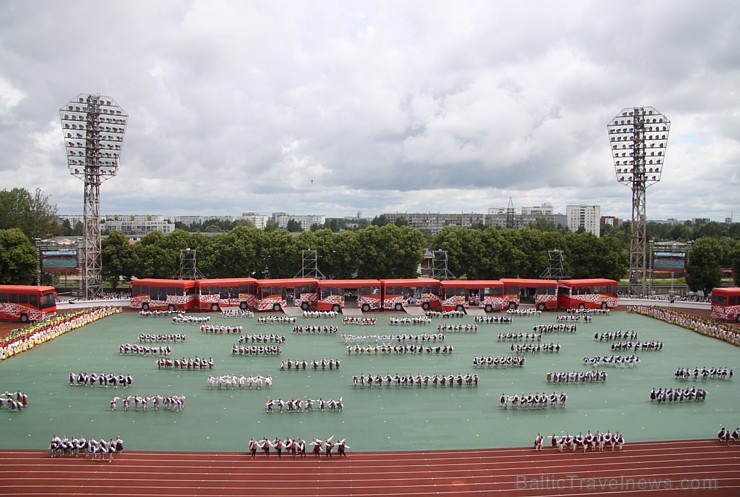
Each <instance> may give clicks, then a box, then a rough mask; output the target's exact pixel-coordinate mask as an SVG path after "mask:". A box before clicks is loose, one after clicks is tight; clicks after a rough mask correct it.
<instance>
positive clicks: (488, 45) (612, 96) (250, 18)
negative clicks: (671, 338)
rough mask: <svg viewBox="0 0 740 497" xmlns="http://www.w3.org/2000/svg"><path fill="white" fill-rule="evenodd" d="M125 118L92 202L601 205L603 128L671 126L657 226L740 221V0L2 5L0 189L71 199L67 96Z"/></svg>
mask: <svg viewBox="0 0 740 497" xmlns="http://www.w3.org/2000/svg"><path fill="white" fill-rule="evenodd" d="M80 93H94V94H101V95H105V96H109V97H111V98H112V99H114V100H115V101H116V102H118V104H119V105H120V106H121V107H122V108H123V109H124V110H125V111H126V112H127V113H128V115H129V124H128V128H127V131H126V135H125V141H124V146H123V152H122V155H121V161H120V170H119V173H118V176H116V177H115V178H112V179H111V180H109V181H107V182H105V183H103V185H102V188H101V199H102V200H101V213H102V214H114V213H120V214H125V213H138V214H163V215H232V216H238V215H240V214H241V213H242V212H248V211H252V212H259V213H263V214H269V213H271V212H275V211H286V212H289V213H293V214H318V215H325V216H327V217H343V216H355V215H356V214H357V213H358V212H361V213H362V216H363V217H373V216H375V215H377V214H380V213H383V212H437V211H439V212H486V211H487V209H488V208H489V207H506V205H507V204H508V201H509V198H511V199H512V200H513V203H514V206H515V207H516V208H517V210H519V209H520V208H521V207H522V206H533V205H539V204H541V203H543V202H549V203H551V204H553V206H554V207H555V210H556V211H558V212H563V213H564V212H565V206H566V205H567V204H573V203H588V204H599V205H601V212H602V215H607V214H610V215H616V216H618V217H622V218H629V217H630V214H631V207H630V202H631V192H630V189H629V188H628V187H626V186H624V185H621V184H619V183H617V181H616V175H615V172H614V165H613V161H612V157H611V153H610V148H609V140H608V137H607V131H606V125H607V123H608V122H609V121H610V120H611V119H612V118H613V117H614V116H616V115H617V114H618V113H620V112H621V111H622V109H624V108H627V107H633V106H653V107H655V108H656V109H658V110H659V111H660V112H662V113H663V114H664V115H666V116H667V117H668V118H669V119H670V121H671V132H670V139H669V141H668V151H667V157H666V163H665V171H664V174H663V179H662V181H661V182H660V183H657V184H656V185H654V186H651V187H650V188H649V189H648V194H647V213H648V218H651V219H665V218H668V217H676V218H679V219H691V218H695V217H708V218H711V219H713V220H718V221H723V220H724V219H725V218H726V217H729V216H730V215H731V212H733V211H734V219H735V220H737V219H738V218H740V142H739V140H740V2H737V0H726V1H722V0H704V1H702V2H698V1H693V0H656V1H633V0H625V1H619V2H613V1H612V2H607V1H578V0H567V1H566V0H554V1H508V2H504V1H493V0H481V1H462V2H460V1H451V0H449V1H435V0H409V1H403V0H389V1H374V2H369V1H346V0H344V1H342V0H337V1H330V0H327V1H323V0H313V1H283V0H263V1H246V0H244V1H236V0H235V1H222V0H215V1H214V0H161V1H156V2H152V1H149V0H143V1H138V0H134V1H132V0H127V1H106V0H95V1H72V0H70V1H66V2H65V1H57V0H36V1H26V0H3V1H2V2H0V189H10V188H13V187H22V188H26V189H28V190H29V191H33V190H35V189H36V188H41V189H42V190H43V192H44V193H45V194H47V195H49V196H50V201H51V203H53V204H56V206H57V208H58V211H59V213H60V214H81V213H82V209H83V202H82V195H83V183H82V182H81V181H80V180H79V179H77V178H75V177H72V176H70V174H69V171H68V169H67V163H66V156H65V150H64V141H63V139H62V131H61V125H60V121H59V108H60V107H62V106H64V105H65V104H66V103H67V102H68V101H70V100H71V99H73V98H75V97H76V96H77V95H78V94H80Z"/></svg>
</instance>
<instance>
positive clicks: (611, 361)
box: [583, 355, 640, 368]
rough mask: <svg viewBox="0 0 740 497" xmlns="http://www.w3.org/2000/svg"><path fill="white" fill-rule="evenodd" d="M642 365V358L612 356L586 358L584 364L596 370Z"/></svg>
mask: <svg viewBox="0 0 740 497" xmlns="http://www.w3.org/2000/svg"><path fill="white" fill-rule="evenodd" d="M639 363H640V358H639V357H638V356H636V355H628V356H621V355H610V356H593V357H584V358H583V364H587V365H590V366H592V367H594V368H596V367H599V366H608V367H612V368H624V367H627V368H633V367H635V366H637V365H638V364H639Z"/></svg>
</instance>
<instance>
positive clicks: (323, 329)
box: [293, 325, 339, 335]
mask: <svg viewBox="0 0 740 497" xmlns="http://www.w3.org/2000/svg"><path fill="white" fill-rule="evenodd" d="M337 331H339V327H338V326H334V325H324V326H318V325H312V326H299V325H296V326H293V333H296V334H300V333H309V334H319V333H323V334H324V335H336V334H337Z"/></svg>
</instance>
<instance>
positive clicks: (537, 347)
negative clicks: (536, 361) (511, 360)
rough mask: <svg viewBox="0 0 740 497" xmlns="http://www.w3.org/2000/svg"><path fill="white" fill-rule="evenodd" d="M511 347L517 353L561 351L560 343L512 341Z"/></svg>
mask: <svg viewBox="0 0 740 497" xmlns="http://www.w3.org/2000/svg"><path fill="white" fill-rule="evenodd" d="M509 349H510V350H511V351H512V352H516V353H517V354H537V353H539V352H552V353H557V352H560V344H559V343H512V344H511V346H510V347H509Z"/></svg>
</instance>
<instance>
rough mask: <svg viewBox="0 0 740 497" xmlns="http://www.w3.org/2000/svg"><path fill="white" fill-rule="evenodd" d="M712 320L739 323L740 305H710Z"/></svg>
mask: <svg viewBox="0 0 740 497" xmlns="http://www.w3.org/2000/svg"><path fill="white" fill-rule="evenodd" d="M710 317H711V318H712V319H722V320H724V321H740V305H727V306H725V305H716V304H712V314H711V316H710Z"/></svg>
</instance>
